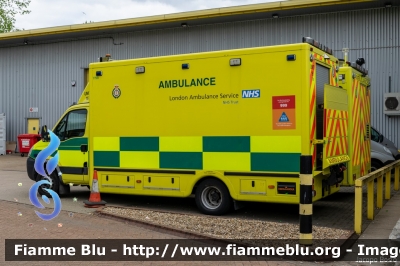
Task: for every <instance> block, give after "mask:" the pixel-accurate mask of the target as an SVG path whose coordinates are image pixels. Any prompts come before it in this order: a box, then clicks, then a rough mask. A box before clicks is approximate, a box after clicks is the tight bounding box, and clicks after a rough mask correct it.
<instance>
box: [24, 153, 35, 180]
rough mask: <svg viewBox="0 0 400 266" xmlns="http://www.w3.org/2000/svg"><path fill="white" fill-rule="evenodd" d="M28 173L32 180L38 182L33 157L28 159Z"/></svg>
mask: <svg viewBox="0 0 400 266" xmlns="http://www.w3.org/2000/svg"><path fill="white" fill-rule="evenodd" d="M26 172H27V174H28V176H29V178H30V179H31V180H33V181H36V180H35V160H34V159H32V158H31V157H28V159H27V160H26Z"/></svg>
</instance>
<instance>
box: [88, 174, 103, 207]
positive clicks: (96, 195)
mask: <svg viewBox="0 0 400 266" xmlns="http://www.w3.org/2000/svg"><path fill="white" fill-rule="evenodd" d="M83 203H85V207H87V208H98V207H101V206H103V205H105V204H107V202H105V201H104V200H101V198H100V192H99V184H98V179H97V171H96V170H94V175H93V182H92V189H91V191H90V197H89V200H85V201H84V202H83Z"/></svg>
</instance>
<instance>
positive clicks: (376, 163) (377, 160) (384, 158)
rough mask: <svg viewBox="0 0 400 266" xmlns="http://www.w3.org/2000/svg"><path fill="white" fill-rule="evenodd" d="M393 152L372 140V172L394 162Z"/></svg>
mask: <svg viewBox="0 0 400 266" xmlns="http://www.w3.org/2000/svg"><path fill="white" fill-rule="evenodd" d="M394 160H395V159H394V157H393V154H392V152H391V151H390V150H389V149H388V148H386V147H385V146H383V145H381V144H379V143H378V142H376V141H371V172H373V171H375V170H377V169H379V168H381V167H383V166H385V165H388V164H390V163H392V162H394Z"/></svg>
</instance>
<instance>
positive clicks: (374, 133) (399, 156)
mask: <svg viewBox="0 0 400 266" xmlns="http://www.w3.org/2000/svg"><path fill="white" fill-rule="evenodd" d="M371 139H372V140H373V141H375V142H378V143H380V144H382V145H383V146H385V147H386V148H388V149H389V150H390V151H391V152H392V154H393V157H394V158H395V159H396V160H400V151H399V149H398V148H397V147H396V145H394V143H393V142H391V141H390V140H388V139H387V138H385V136H383V135H382V134H381V133H380V132H379V131H378V130H376V129H375V128H373V127H371Z"/></svg>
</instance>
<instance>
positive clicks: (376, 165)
mask: <svg viewBox="0 0 400 266" xmlns="http://www.w3.org/2000/svg"><path fill="white" fill-rule="evenodd" d="M382 166H383V164H382V163H381V162H379V161H376V160H373V161H372V162H371V172H374V171H376V170H378V169H379V168H381V167H382Z"/></svg>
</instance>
